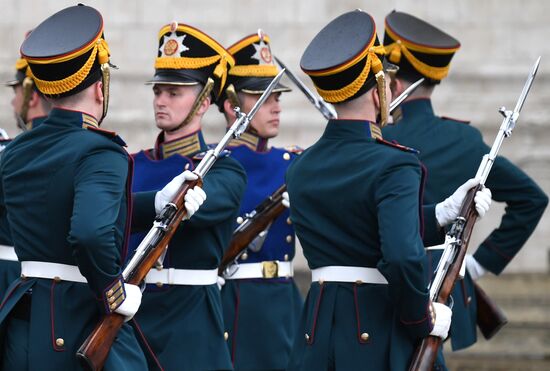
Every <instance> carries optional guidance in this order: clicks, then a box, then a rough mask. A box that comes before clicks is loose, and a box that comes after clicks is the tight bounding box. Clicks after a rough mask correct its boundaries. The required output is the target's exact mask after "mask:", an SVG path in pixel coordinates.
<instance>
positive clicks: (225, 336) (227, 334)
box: [223, 331, 229, 341]
mask: <svg viewBox="0 0 550 371" xmlns="http://www.w3.org/2000/svg"><path fill="white" fill-rule="evenodd" d="M223 338H224V339H225V341H227V339H229V333H228V332H227V331H226V332H224V333H223Z"/></svg>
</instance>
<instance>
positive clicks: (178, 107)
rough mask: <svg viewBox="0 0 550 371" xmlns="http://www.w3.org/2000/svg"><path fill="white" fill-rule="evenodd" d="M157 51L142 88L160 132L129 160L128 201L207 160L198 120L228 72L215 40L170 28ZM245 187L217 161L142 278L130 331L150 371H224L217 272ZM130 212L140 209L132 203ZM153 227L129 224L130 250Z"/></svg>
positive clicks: (236, 168) (235, 171) (239, 173)
mask: <svg viewBox="0 0 550 371" xmlns="http://www.w3.org/2000/svg"><path fill="white" fill-rule="evenodd" d="M157 51H158V54H157V58H156V61H155V69H156V70H155V75H154V77H153V79H152V81H150V83H151V84H152V85H153V93H154V99H153V107H154V112H155V122H156V125H157V127H158V128H159V129H160V130H161V132H160V134H159V135H158V137H157V140H156V142H155V146H154V148H151V149H147V150H144V151H141V152H139V153H137V154H135V155H134V156H133V157H134V161H135V173H134V182H133V186H132V187H133V190H134V192H136V191H150V190H158V189H160V188H162V187H163V186H165V185H166V183H167V182H168V181H169V180H170V179H171V178H172V177H173V175H174V174H179V173H180V172H181V171H182V169H189V170H192V169H194V167H195V166H196V165H197V164H198V162H199V161H200V159H201V158H202V153H204V151H206V150H207V146H206V144H205V141H204V138H203V134H202V131H201V127H202V124H201V121H202V117H203V115H204V114H205V113H206V111H207V110H208V108H209V107H210V102H211V100H212V99H214V98H216V97H218V96H219V94H220V93H221V91H222V89H223V87H224V84H225V80H226V77H227V71H228V69H229V68H230V67H231V66H232V65H233V64H234V59H233V57H232V56H231V55H230V54H229V53H228V52H227V50H225V49H224V48H223V47H222V46H221V45H220V44H218V43H217V42H216V41H215V40H214V39H212V38H211V37H209V36H208V35H206V34H205V33H203V32H202V31H200V30H198V29H196V28H193V27H191V26H189V25H186V24H178V23H175V22H174V23H172V24H169V25H166V26H164V27H162V28H161V30H160V32H159V44H158V49H157ZM186 173H189V172H186ZM245 186H246V174H245V172H244V170H243V168H242V166H241V165H239V163H238V162H237V161H236V160H234V159H232V158H230V157H222V158H220V159H218V160H217V161H216V163H215V164H214V166H213V167H212V169H211V170H210V171H209V172H208V174H207V175H206V176H205V179H204V185H203V187H204V191H206V193H207V194H208V200H206V202H205V203H204V205H203V207H202V208H201V210H200V212H199V213H197V214H196V215H194V216H193V218H191V219H190V220H188V221H185V222H183V223H182V225H181V230H178V231H177V232H176V234H175V235H174V237H173V238H172V240H171V242H170V244H169V248H168V250H167V252H166V256H165V257H164V263H163V265H164V267H163V268H159V269H152V270H151V271H150V272H149V274H148V276H147V279H146V282H147V289H146V291H145V292H144V296H143V304H142V306H141V308H140V311H139V312H138V314H137V315H136V321H135V322H136V328H138V329H139V331H140V332H141V333H142V335H143V336H142V339H141V340H142V346H143V349H144V350H145V351H146V355H147V357H148V362H149V367H150V369H161V368H162V369H164V370H222V369H231V368H232V366H231V360H230V357H229V351H228V349H227V345H226V343H225V342H226V338H225V336H224V324H223V313H222V305H221V298H220V292H219V289H218V287H217V267H218V265H219V263H220V261H221V258H222V256H223V252H224V249H225V247H226V246H227V245H228V244H229V241H230V239H231V235H232V232H233V223H234V221H235V218H236V217H237V215H238V211H239V203H240V201H241V197H242V195H243V192H244V189H245ZM166 187H168V188H169V187H170V183H168V185H167V186H166ZM145 201H146V200H145ZM146 204H147V203H146ZM146 204H145V206H146ZM134 207H135V208H136V209H138V210H139V209H141V207H142V204H141V202H139V203H138V202H135V203H134ZM138 213H139V214H141V213H140V212H139V211H138ZM153 217H154V214H151V215H149V216H148V217H139V218H134V220H133V229H132V230H133V232H135V233H134V235H133V236H132V241H133V245H134V246H135V245H137V244H138V243H139V241H140V240H141V239H142V238H143V234H140V233H138V232H140V231H145V230H148V229H149V228H150V227H151V221H152V218H153Z"/></svg>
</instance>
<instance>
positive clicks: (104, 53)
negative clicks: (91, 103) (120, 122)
mask: <svg viewBox="0 0 550 371" xmlns="http://www.w3.org/2000/svg"><path fill="white" fill-rule="evenodd" d="M21 55H22V56H23V58H24V59H25V60H26V61H27V62H28V66H29V71H28V74H29V76H30V77H31V78H32V79H33V80H34V82H35V84H36V86H37V87H38V90H39V91H40V92H42V93H43V94H44V95H46V96H50V97H64V96H69V95H73V94H76V93H78V92H80V91H82V90H84V89H85V88H87V87H88V86H90V85H92V84H93V83H95V82H96V81H98V80H99V79H100V78H101V76H102V72H101V65H103V64H105V65H106V64H107V63H108V62H109V47H108V45H107V42H106V41H105V39H104V37H103V18H102V16H101V14H100V13H99V12H98V11H97V10H96V9H94V8H92V7H89V6H85V5H82V4H79V5H77V6H72V7H69V8H66V9H63V10H61V11H59V12H57V13H55V14H54V15H52V16H51V17H49V18H47V19H46V20H45V21H43V22H42V23H41V24H40V25H38V26H37V27H36V28H35V29H34V30H33V31H32V32H31V34H30V35H29V36H28V37H27V38H26V39H25V41H24V42H23V44H22V45H21Z"/></svg>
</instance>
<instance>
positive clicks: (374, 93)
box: [369, 87, 380, 112]
mask: <svg viewBox="0 0 550 371" xmlns="http://www.w3.org/2000/svg"><path fill="white" fill-rule="evenodd" d="M369 94H371V99H372V102H373V103H374V107H375V108H376V110H377V111H378V112H380V97H379V96H378V89H377V88H376V87H374V88H372V89H371V90H370V93H369Z"/></svg>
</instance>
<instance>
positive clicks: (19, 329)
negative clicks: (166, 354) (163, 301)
mask: <svg viewBox="0 0 550 371" xmlns="http://www.w3.org/2000/svg"><path fill="white" fill-rule="evenodd" d="M21 53H22V55H23V57H24V58H25V59H26V60H27V62H28V65H29V66H28V68H29V69H28V74H29V76H30V77H31V78H32V79H33V80H34V82H35V83H36V85H37V87H38V89H39V90H40V92H41V93H42V94H44V95H45V96H47V97H48V98H49V99H50V100H51V101H52V103H53V107H54V108H53V109H52V111H51V114H50V116H49V117H48V119H47V120H45V121H44V123H43V124H41V125H40V126H39V127H37V128H35V129H33V130H32V131H28V132H26V133H24V134H22V135H19V136H18V137H17V138H16V139H15V140H14V141H13V142H12V143H11V144H10V145H9V146H8V148H6V150H5V151H4V153H3V158H2V164H1V167H0V173H1V180H2V188H3V193H2V195H3V200H2V204H4V203H5V207H6V210H7V218H8V222H9V225H10V229H11V232H12V239H13V243H14V247H15V251H16V253H17V256H18V257H19V260H20V261H21V278H19V279H18V280H16V281H15V282H14V283H13V284H12V285H11V286H10V288H9V289H8V292H7V293H6V295H5V296H4V299H3V300H2V302H1V304H0V323H5V324H6V326H7V337H6V341H5V345H4V348H3V349H2V350H1V351H2V353H3V355H4V358H3V362H2V369H4V370H74V369H78V363H77V359H76V357H75V353H76V350H77V349H78V347H79V346H80V344H81V343H82V342H83V341H84V339H85V338H86V337H87V335H88V334H89V333H90V332H91V330H92V329H93V327H94V326H95V324H96V323H97V322H98V321H99V319H100V317H101V316H102V315H104V314H106V313H112V312H116V313H119V314H121V315H124V316H126V317H127V318H128V319H129V318H131V316H132V315H133V314H134V313H135V312H136V311H137V309H138V307H139V304H140V301H141V292H140V290H139V288H138V287H137V286H134V285H128V284H125V283H124V282H123V280H122V278H121V264H122V263H123V261H124V255H125V246H126V243H125V236H126V229H127V228H126V227H127V223H126V220H127V215H128V206H129V194H128V193H127V192H125V189H126V183H127V179H128V178H127V174H128V157H127V154H126V152H125V151H124V149H123V148H122V147H121V144H122V141H121V139H120V138H118V137H117V136H116V135H115V134H114V133H112V132H108V131H104V130H101V129H99V127H98V126H99V123H100V122H101V120H102V119H103V117H104V116H105V114H106V111H107V101H108V71H109V67H108V65H109V49H108V46H107V43H106V41H105V39H104V35H103V19H102V17H101V14H99V12H98V11H97V10H95V9H93V8H91V7H87V6H74V7H69V8H66V9H64V10H62V11H60V12H58V13H56V14H54V15H52V16H51V17H49V18H48V19H46V20H45V21H44V22H42V23H41V24H40V25H39V26H38V27H37V28H36V29H35V30H34V31H33V32H32V33H31V35H29V37H28V38H27V39H26V40H25V41H24V42H23V45H22V46H21ZM151 207H152V205H151ZM105 369H106V370H107V369H109V370H114V369H116V370H143V369H146V363H145V357H144V355H143V353H142V352H141V350H140V348H139V346H138V344H137V341H136V339H135V336H134V333H133V330H132V328H131V327H130V326H129V325H124V326H123V327H122V329H121V331H120V333H119V334H118V337H117V339H116V340H115V342H114V344H113V347H112V349H111V351H110V354H109V357H108V359H107V362H106V364H105Z"/></svg>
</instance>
